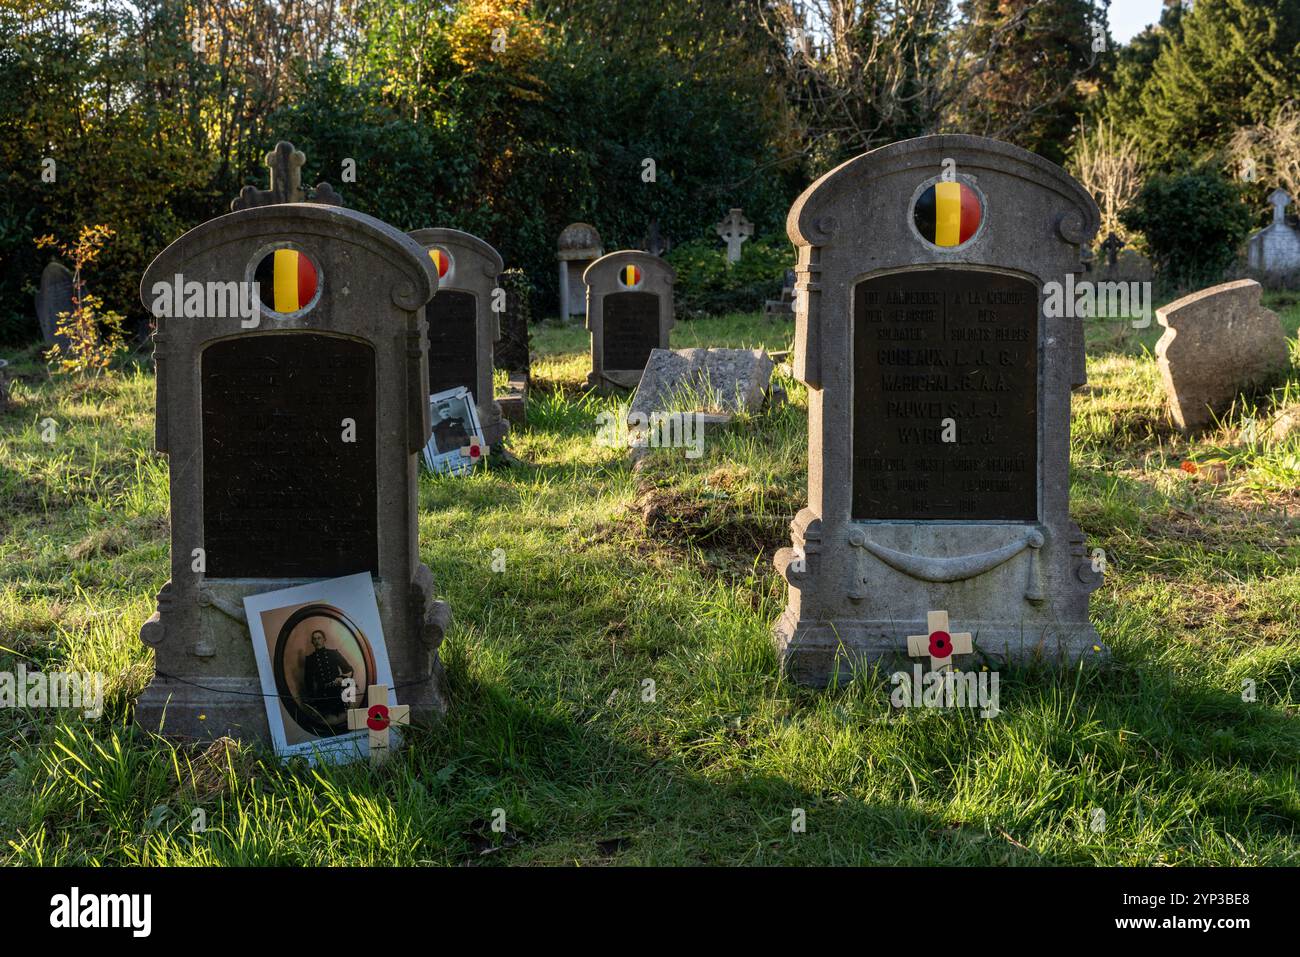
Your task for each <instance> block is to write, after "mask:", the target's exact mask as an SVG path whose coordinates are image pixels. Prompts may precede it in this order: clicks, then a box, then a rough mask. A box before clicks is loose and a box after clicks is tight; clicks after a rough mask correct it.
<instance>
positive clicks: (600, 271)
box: [582, 249, 677, 286]
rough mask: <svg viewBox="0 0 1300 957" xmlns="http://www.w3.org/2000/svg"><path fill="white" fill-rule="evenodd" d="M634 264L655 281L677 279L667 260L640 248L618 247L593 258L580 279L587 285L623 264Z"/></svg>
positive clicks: (613, 271)
mask: <svg viewBox="0 0 1300 957" xmlns="http://www.w3.org/2000/svg"><path fill="white" fill-rule="evenodd" d="M629 265H630V266H636V267H637V268H638V269H641V270H643V271H644V272H645V274H646V278H647V279H649V280H651V281H652V282H655V283H665V284H667V285H672V284H673V283H674V282H675V281H676V280H677V271H676V270H674V269H673V267H672V266H670V265H669V264H668V260H666V259H661V258H660V257H658V256H652V255H651V254H650V253H647V252H644V251H642V250H640V249H620V250H618V251H617V252H612V253H606V254H605V255H604V256H601V257H600V258H599V259H597V260H595V261H594V262H593V263H592V264H591V265H589V266H588V267H587V268H586V269H584V270H583V272H582V281H583V282H585V283H586V284H587V285H588V286H590V285H592V283H593V282H595V280H596V279H597V278H599V277H603V276H606V275H611V274H616V273H617V272H618V271H619V270H620V269H622V268H623V267H624V266H629Z"/></svg>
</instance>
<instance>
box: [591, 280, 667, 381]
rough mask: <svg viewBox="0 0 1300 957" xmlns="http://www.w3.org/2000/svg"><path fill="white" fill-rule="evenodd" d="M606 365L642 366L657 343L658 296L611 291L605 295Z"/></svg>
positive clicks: (606, 366)
mask: <svg viewBox="0 0 1300 957" xmlns="http://www.w3.org/2000/svg"><path fill="white" fill-rule="evenodd" d="M604 322H605V368H606V369H644V368H645V364H646V362H648V361H649V359H650V351H651V350H652V349H655V348H657V347H658V346H659V297H658V296H656V295H655V294H654V293H652V292H612V293H610V294H609V295H607V296H606V297H605V303H604Z"/></svg>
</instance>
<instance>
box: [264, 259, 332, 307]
mask: <svg viewBox="0 0 1300 957" xmlns="http://www.w3.org/2000/svg"><path fill="white" fill-rule="evenodd" d="M253 279H254V281H255V282H256V283H257V284H258V295H259V296H260V297H261V300H262V308H264V309H269V310H271V311H272V312H280V313H290V312H297V311H298V310H299V309H305V308H306V307H307V306H309V305H311V304H312V302H313V301H315V299H316V293H317V292H318V291H319V290H320V274H319V273H318V272H317V271H316V264H315V263H314V262H312V261H311V257H310V256H308V255H307V254H306V253H304V252H302V251H301V250H297V249H294V248H292V247H290V246H285V247H282V248H280V249H273V250H271V251H270V252H269V253H267V254H266V255H265V256H263V257H262V259H261V261H260V262H259V263H258V264H257V269H256V270H254V272H253Z"/></svg>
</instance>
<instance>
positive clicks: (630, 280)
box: [618, 263, 641, 289]
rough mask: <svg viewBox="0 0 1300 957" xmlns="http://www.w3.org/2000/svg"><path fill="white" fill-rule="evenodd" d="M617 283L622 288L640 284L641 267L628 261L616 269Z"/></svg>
mask: <svg viewBox="0 0 1300 957" xmlns="http://www.w3.org/2000/svg"><path fill="white" fill-rule="evenodd" d="M618 284H619V285H620V286H622V287H623V288H624V289H631V288H632V287H634V286H639V285H640V284H641V268H640V267H639V266H633V265H632V264H631V263H628V264H627V265H626V266H624V267H623V268H622V269H620V270H619V271H618Z"/></svg>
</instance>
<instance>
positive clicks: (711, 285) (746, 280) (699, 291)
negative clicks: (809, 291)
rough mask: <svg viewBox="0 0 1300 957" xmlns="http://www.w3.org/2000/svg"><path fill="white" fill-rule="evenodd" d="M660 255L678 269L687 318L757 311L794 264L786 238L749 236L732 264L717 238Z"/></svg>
mask: <svg viewBox="0 0 1300 957" xmlns="http://www.w3.org/2000/svg"><path fill="white" fill-rule="evenodd" d="M664 258H665V259H667V260H668V262H669V263H671V264H672V267H673V269H675V270H676V271H677V282H676V284H675V287H674V292H675V299H676V307H677V312H678V313H679V314H680V315H682V316H683V317H686V318H689V317H691V316H692V315H722V314H725V313H728V312H754V311H756V310H758V309H761V308H762V307H763V303H764V302H765V301H766V300H768V299H775V298H776V297H777V296H778V295H779V294H780V292H781V284H782V282H783V281H784V279H785V271H786V270H787V269H793V268H794V249H793V248H792V247H791V246H790V241H789V240H788V239H787V238H786V237H784V236H768V237H764V238H761V239H751V240H750V241H749V242H747V243H745V244H744V245H743V246H741V247H740V261H739V262H736V263H728V262H727V253H726V249H725V248H724V247H723V246H722V245H721V243H720V242H719V241H718V240H716V239H713V240H709V239H698V240H695V241H693V242H689V243H684V244H682V245H681V246H678V247H676V248H675V249H673V250H672V251H671V252H669V253H668V254H667V255H666V256H665V257H664Z"/></svg>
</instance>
